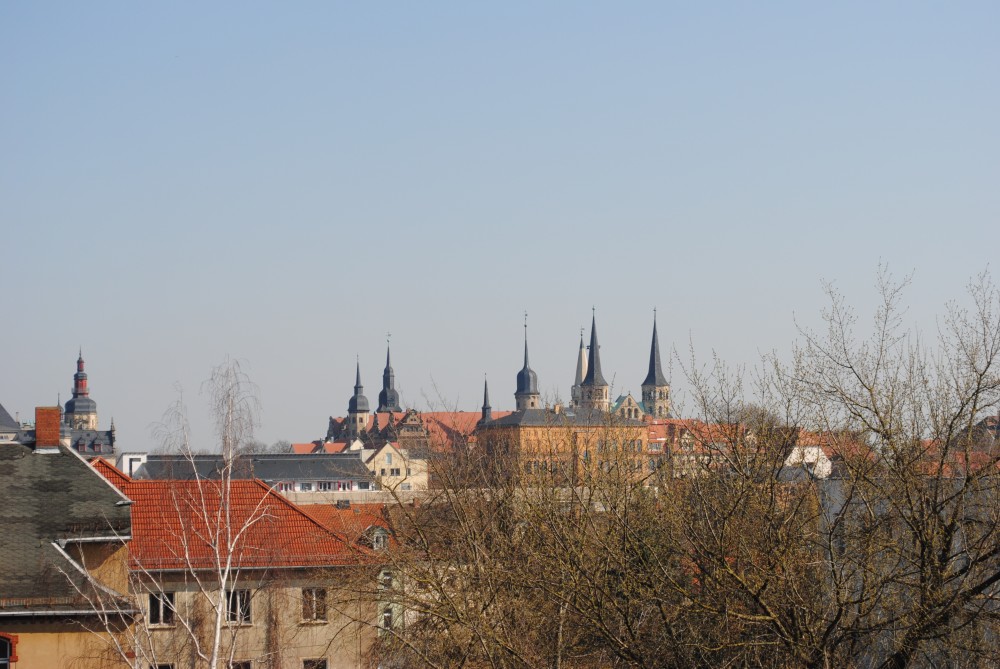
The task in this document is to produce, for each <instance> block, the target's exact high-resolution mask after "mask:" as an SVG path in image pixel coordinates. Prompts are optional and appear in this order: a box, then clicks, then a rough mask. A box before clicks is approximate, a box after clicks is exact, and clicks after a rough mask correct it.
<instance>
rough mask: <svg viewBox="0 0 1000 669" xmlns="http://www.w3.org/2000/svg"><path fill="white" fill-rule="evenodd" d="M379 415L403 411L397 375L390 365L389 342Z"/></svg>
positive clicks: (383, 372)
mask: <svg viewBox="0 0 1000 669" xmlns="http://www.w3.org/2000/svg"><path fill="white" fill-rule="evenodd" d="M377 411H378V412H379V413H384V412H386V411H397V412H398V411H402V409H401V408H400V407H399V393H397V392H396V375H395V373H393V371H392V365H391V364H389V342H388V341H386V344H385V369H384V370H382V392H380V393H379V394H378V409H377Z"/></svg>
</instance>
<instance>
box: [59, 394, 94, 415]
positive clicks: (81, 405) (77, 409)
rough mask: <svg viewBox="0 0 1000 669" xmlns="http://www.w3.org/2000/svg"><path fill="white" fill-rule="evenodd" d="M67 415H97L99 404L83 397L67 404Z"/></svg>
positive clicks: (75, 398)
mask: <svg viewBox="0 0 1000 669" xmlns="http://www.w3.org/2000/svg"><path fill="white" fill-rule="evenodd" d="M66 413H97V402H95V401H94V400H92V399H90V398H89V397H86V396H83V395H81V396H80V397H74V398H72V399H70V400H68V401H67V402H66Z"/></svg>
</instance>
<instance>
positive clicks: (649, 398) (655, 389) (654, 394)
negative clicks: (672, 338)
mask: <svg viewBox="0 0 1000 669" xmlns="http://www.w3.org/2000/svg"><path fill="white" fill-rule="evenodd" d="M642 408H643V410H644V411H645V412H646V414H647V415H649V416H652V417H653V418H666V417H667V416H669V415H670V386H669V385H668V384H667V379H666V377H665V376H663V369H662V368H661V367H660V339H659V337H658V336H657V334H656V311H655V310H654V311H653V343H652V344H650V348H649V371H648V372H647V373H646V380H645V381H643V382H642Z"/></svg>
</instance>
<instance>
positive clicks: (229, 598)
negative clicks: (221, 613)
mask: <svg viewBox="0 0 1000 669" xmlns="http://www.w3.org/2000/svg"><path fill="white" fill-rule="evenodd" d="M226 620H228V621H229V622H231V623H233V624H236V625H249V624H250V621H251V618H250V591H249V590H227V591H226Z"/></svg>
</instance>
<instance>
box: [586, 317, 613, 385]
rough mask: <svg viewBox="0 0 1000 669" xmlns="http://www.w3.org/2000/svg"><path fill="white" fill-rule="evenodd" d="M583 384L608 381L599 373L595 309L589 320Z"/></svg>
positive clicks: (598, 383)
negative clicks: (585, 371) (588, 350)
mask: <svg viewBox="0 0 1000 669" xmlns="http://www.w3.org/2000/svg"><path fill="white" fill-rule="evenodd" d="M583 385H585V386H606V385H608V382H607V381H605V380H604V375H603V374H601V347H600V345H599V344H598V343H597V314H596V310H595V313H594V315H593V316H592V317H591V321H590V354H589V356H588V358H587V376H586V378H585V379H584V380H583Z"/></svg>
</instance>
